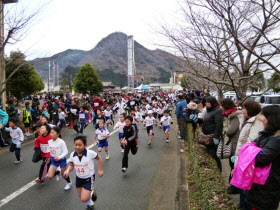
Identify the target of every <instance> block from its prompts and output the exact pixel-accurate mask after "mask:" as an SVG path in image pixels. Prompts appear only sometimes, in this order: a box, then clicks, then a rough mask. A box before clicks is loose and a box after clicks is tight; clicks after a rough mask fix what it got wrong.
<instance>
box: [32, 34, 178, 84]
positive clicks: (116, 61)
mask: <svg viewBox="0 0 280 210" xmlns="http://www.w3.org/2000/svg"><path fill="white" fill-rule="evenodd" d="M127 37H128V35H127V34H125V33H123V32H114V33H111V34H109V35H108V36H106V37H105V38H103V39H102V40H101V41H100V42H99V43H98V44H97V45H96V46H95V47H94V48H93V49H92V50H90V51H82V50H72V49H68V50H66V51H64V52H61V53H58V54H55V55H53V56H51V57H49V58H41V59H35V60H33V61H31V63H32V64H33V65H34V67H35V69H36V70H37V71H38V72H39V73H40V75H41V76H42V78H43V79H45V80H46V78H48V76H47V75H48V74H47V71H48V61H49V60H51V61H54V62H55V63H58V65H59V67H60V72H62V71H64V69H65V67H67V66H68V65H71V66H82V65H84V64H85V63H90V64H92V66H93V67H94V68H95V69H96V70H97V71H98V73H99V75H100V76H101V79H103V80H108V78H109V79H110V80H111V81H112V82H113V83H114V84H116V85H121V84H120V83H121V82H122V83H123V84H124V83H126V81H127V80H126V79H125V77H126V75H127ZM134 48H135V49H134V54H135V65H136V69H137V80H139V81H140V79H141V77H144V79H145V82H169V77H170V73H172V72H173V71H174V70H176V68H177V65H176V60H177V59H178V57H176V56H174V55H172V54H170V53H167V52H165V51H163V50H158V49H157V50H149V49H147V48H145V47H144V46H142V45H141V44H140V43H138V42H137V41H135V44H134Z"/></svg>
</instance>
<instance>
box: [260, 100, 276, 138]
mask: <svg viewBox="0 0 280 210" xmlns="http://www.w3.org/2000/svg"><path fill="white" fill-rule="evenodd" d="M262 114H263V115H264V116H265V118H266V119H267V126H266V128H265V130H266V131H268V132H270V133H276V131H278V130H280V123H279V122H280V106H278V105H271V106H266V107H264V108H263V110H262Z"/></svg>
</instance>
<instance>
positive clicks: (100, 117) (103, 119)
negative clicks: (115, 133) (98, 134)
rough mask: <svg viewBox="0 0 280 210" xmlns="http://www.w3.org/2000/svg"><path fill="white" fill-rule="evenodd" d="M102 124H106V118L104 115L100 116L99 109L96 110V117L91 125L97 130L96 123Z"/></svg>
mask: <svg viewBox="0 0 280 210" xmlns="http://www.w3.org/2000/svg"><path fill="white" fill-rule="evenodd" d="M100 121H101V122H103V123H104V124H105V123H106V118H105V116H104V115H102V112H101V109H97V110H96V115H95V116H94V118H93V125H94V127H95V128H96V129H98V123H99V122H100Z"/></svg>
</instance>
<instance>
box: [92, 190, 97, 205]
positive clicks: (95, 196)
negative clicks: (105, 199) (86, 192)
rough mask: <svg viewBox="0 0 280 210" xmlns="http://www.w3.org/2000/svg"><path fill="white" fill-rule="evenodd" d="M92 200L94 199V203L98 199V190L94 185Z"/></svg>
mask: <svg viewBox="0 0 280 210" xmlns="http://www.w3.org/2000/svg"><path fill="white" fill-rule="evenodd" d="M91 200H92V201H93V203H94V202H95V201H96V200H97V195H96V190H95V188H94V187H93V188H92V195H91Z"/></svg>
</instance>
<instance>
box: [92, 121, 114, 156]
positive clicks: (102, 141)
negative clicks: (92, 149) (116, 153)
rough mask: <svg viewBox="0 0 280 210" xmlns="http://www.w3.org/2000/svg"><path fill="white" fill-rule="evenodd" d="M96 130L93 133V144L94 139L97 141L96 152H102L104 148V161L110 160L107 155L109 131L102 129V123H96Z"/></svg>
mask: <svg viewBox="0 0 280 210" xmlns="http://www.w3.org/2000/svg"><path fill="white" fill-rule="evenodd" d="M97 125H98V128H97V129H96V131H95V136H94V143H96V142H97V141H96V139H97V140H98V152H102V148H103V147H105V152H106V160H109V159H110V155H109V148H108V147H109V143H108V141H107V140H108V138H109V137H110V133H109V131H108V130H107V129H106V128H105V127H104V123H103V122H102V121H99V122H98V124H97Z"/></svg>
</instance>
